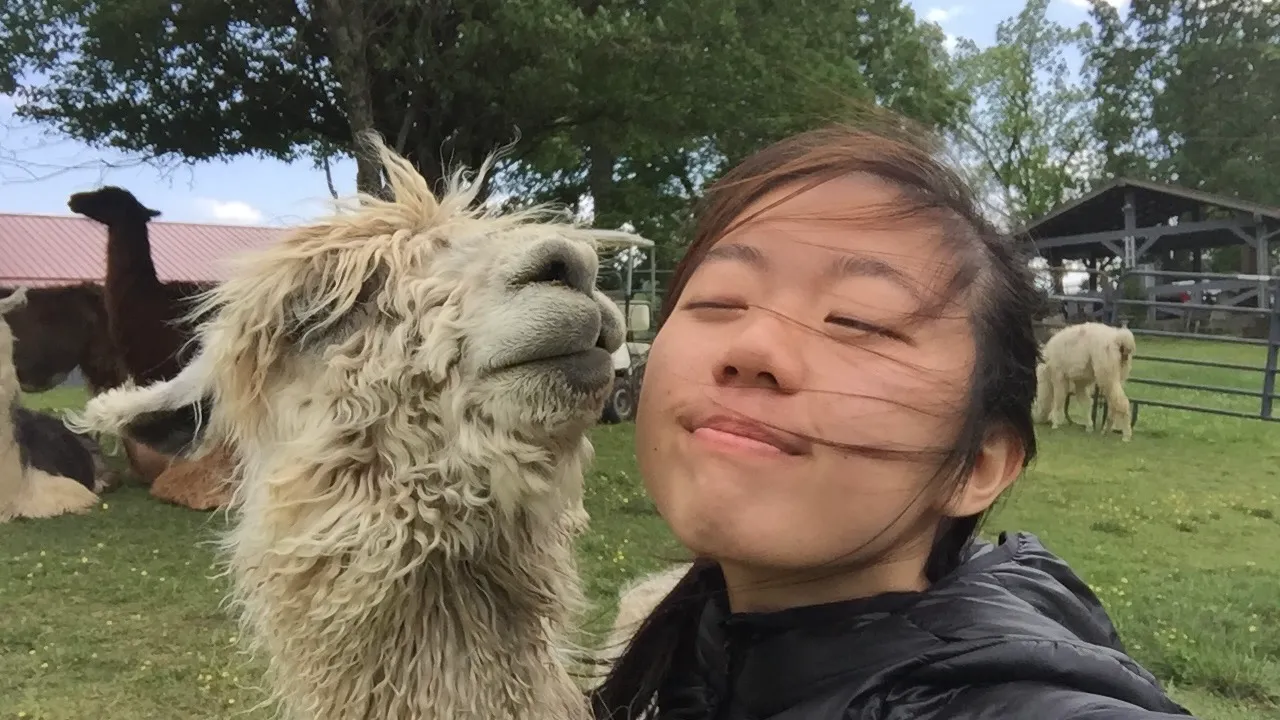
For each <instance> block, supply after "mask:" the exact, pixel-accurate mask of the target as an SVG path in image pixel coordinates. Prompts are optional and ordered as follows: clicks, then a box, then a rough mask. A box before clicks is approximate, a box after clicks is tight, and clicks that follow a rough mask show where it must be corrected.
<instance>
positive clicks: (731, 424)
mask: <svg viewBox="0 0 1280 720" xmlns="http://www.w3.org/2000/svg"><path fill="white" fill-rule="evenodd" d="M688 427H689V429H690V432H691V433H692V434H693V437H694V438H695V439H697V440H698V441H700V442H704V443H707V444H709V445H712V446H714V447H716V448H718V449H721V450H730V451H734V452H740V453H743V452H745V453H750V454H755V455H773V456H779V455H782V456H792V455H803V454H805V453H806V452H808V450H809V443H808V441H806V440H804V439H803V438H798V437H795V436H793V435H791V434H790V433H784V432H781V431H779V430H775V429H773V428H771V427H768V426H767V425H764V424H763V423H758V422H755V421H753V420H751V419H749V418H742V417H733V416H729V415H708V416H706V417H703V418H700V419H698V420H695V421H694V422H692V423H690V424H689V426H688Z"/></svg>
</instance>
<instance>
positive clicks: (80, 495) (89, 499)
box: [0, 288, 98, 523]
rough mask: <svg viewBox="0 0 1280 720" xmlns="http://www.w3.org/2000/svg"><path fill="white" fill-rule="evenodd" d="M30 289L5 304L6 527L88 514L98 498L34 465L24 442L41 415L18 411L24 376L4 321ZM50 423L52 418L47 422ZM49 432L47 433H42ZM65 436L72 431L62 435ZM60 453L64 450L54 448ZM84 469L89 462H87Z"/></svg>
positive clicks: (0, 379)
mask: <svg viewBox="0 0 1280 720" xmlns="http://www.w3.org/2000/svg"><path fill="white" fill-rule="evenodd" d="M26 296H27V291H26V288H19V289H18V290H17V291H16V292H14V293H12V294H11V295H9V296H8V297H6V298H4V299H3V300H0V523H3V522H9V521H10V520H13V519H15V518H49V517H55V516H58V515H63V514H66V513H83V512H86V511H87V510H88V509H89V508H91V507H93V506H94V504H95V503H97V501H98V496H97V495H96V494H95V493H94V492H93V490H90V489H89V488H88V487H85V485H83V484H81V482H79V481H77V480H74V479H72V478H69V477H64V476H62V475H55V474H52V473H49V472H46V471H45V469H41V468H38V467H35V466H33V458H32V457H31V453H32V450H33V448H29V447H23V446H22V444H21V443H20V442H19V438H20V433H19V427H18V424H19V423H21V422H28V418H30V417H31V416H33V415H34V414H35V413H32V412H31V411H24V410H23V409H22V408H20V407H19V406H18V403H19V402H20V398H19V389H20V388H19V383H18V372H17V370H15V369H14V366H13V332H12V330H11V329H10V328H9V323H7V322H5V319H4V316H5V315H6V314H8V313H9V312H10V311H12V310H15V309H17V308H19V307H22V305H23V304H25V303H26V301H27V297H26ZM46 420H48V418H46ZM40 429H43V428H40ZM62 432H63V433H64V434H65V433H66V430H63V431H62ZM35 439H36V440H37V441H39V442H49V441H52V442H58V441H59V440H65V438H58V437H54V438H49V437H48V436H47V435H43V434H40V435H36V438H35ZM71 445H72V447H71V450H72V452H76V451H78V452H77V455H82V457H74V458H69V460H70V461H72V462H74V461H76V460H83V461H87V463H88V464H87V468H86V469H87V470H88V481H89V482H90V483H92V482H93V474H94V467H93V460H92V458H91V457H90V454H89V451H88V450H87V449H85V448H84V447H83V446H81V445H79V444H78V443H72V444H71ZM52 449H53V451H54V452H55V453H56V452H57V451H58V450H59V449H61V448H57V447H55V448H52ZM81 464H82V465H83V464H84V463H81Z"/></svg>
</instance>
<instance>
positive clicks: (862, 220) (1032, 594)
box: [594, 123, 1187, 720]
mask: <svg viewBox="0 0 1280 720" xmlns="http://www.w3.org/2000/svg"><path fill="white" fill-rule="evenodd" d="M896 127H899V128H901V127H902V125H901V124H900V123H898V124H897V125H896ZM910 132H911V131H910V130H909V129H908V130H906V131H901V130H899V131H894V132H888V131H883V132H871V131H868V130H858V129H851V128H845V127H832V128H827V129H823V130H819V131H815V132H810V133H806V134H803V135H800V136H797V137H793V138H790V139H788V140H784V141H782V142H780V143H778V144H776V145H774V146H772V147H770V148H768V149H765V150H763V151H762V152H760V153H758V154H756V155H755V156H753V157H751V158H749V159H748V160H746V161H745V162H744V163H743V164H742V165H740V166H738V167H737V168H736V169H734V170H733V171H731V172H730V173H728V174H727V175H726V176H725V177H724V178H723V179H722V180H721V181H720V182H719V183H717V184H716V186H715V187H714V188H712V189H711V190H710V191H709V193H708V196H707V198H706V199H705V204H704V205H703V207H702V208H701V210H700V213H699V216H700V220H699V224H698V226H697V230H696V234H695V237H694V240H693V242H692V244H691V245H690V247H689V249H688V252H687V254H686V255H685V257H684V259H683V260H682V262H681V263H680V265H679V266H678V267H677V268H676V272H675V278H674V279H673V281H672V284H671V290H670V292H669V295H668V297H667V303H666V308H665V309H664V313H663V316H664V317H665V318H666V319H665V322H664V324H663V326H662V329H661V331H660V332H659V333H658V336H657V338H656V339H655V341H654V343H653V347H652V350H651V352H650V355H649V360H648V366H647V369H646V373H645V384H644V390H643V393H642V395H641V399H640V407H639V413H638V417H637V420H636V452H637V454H638V457H639V463H640V469H641V473H642V475H643V476H644V479H645V484H646V486H647V488H648V491H649V493H650V494H651V495H652V497H653V499H654V502H655V503H656V505H657V508H658V510H659V512H660V513H661V515H662V517H663V518H664V519H665V520H666V521H667V523H668V524H669V525H670V526H671V529H672V531H673V532H674V533H675V535H676V537H677V538H678V539H679V540H680V541H681V542H682V543H683V544H684V545H685V546H686V547H688V548H689V550H690V551H692V552H693V553H694V554H695V556H696V557H697V558H698V560H697V561H696V562H695V563H694V565H693V567H692V569H691V570H690V571H689V573H688V574H687V575H685V576H684V578H683V579H682V580H681V581H680V582H679V583H678V584H677V585H676V586H675V588H674V589H673V590H672V591H671V593H670V594H669V595H668V596H667V597H666V598H665V599H664V600H663V601H662V602H661V603H659V605H658V606H657V608H656V609H655V610H654V612H653V613H652V614H651V615H650V616H649V618H648V619H647V620H646V621H645V622H644V623H643V624H642V625H641V627H640V628H639V629H638V630H637V632H636V635H635V637H634V638H633V640H632V642H631V644H630V646H629V647H628V648H627V651H626V652H625V653H624V654H623V656H622V657H621V658H620V659H619V661H618V662H617V663H616V664H615V665H614V667H613V670H612V672H611V674H610V675H609V677H608V678H607V679H606V680H605V682H604V683H603V684H602V685H601V687H600V688H599V689H598V690H597V691H596V692H595V697H594V700H595V705H596V715H597V717H598V718H618V719H619V720H622V719H625V718H638V717H641V715H642V711H645V710H646V709H650V710H652V714H650V715H648V717H656V718H659V719H661V720H674V719H677V718H678V719H680V720H721V719H723V720H731V719H732V720H737V719H741V718H752V719H755V720H764V719H766V718H772V719H776V720H801V719H803V720H825V719H828V718H830V719H832V720H837V719H843V718H883V719H886V720H905V719H907V718H912V719H915V720H927V719H935V720H940V719H943V718H1032V719H1034V720H1054V719H1057V718H1062V719H1065V718H1073V719H1077V720H1079V719H1083V718H1090V719H1091V720H1102V719H1104V718H1106V719H1119V718H1134V719H1137V718H1162V717H1174V716H1186V714H1187V713H1186V711H1185V710H1184V709H1183V708H1181V707H1180V706H1179V705H1177V704H1176V703H1174V702H1173V701H1172V700H1170V699H1169V698H1168V697H1166V696H1165V695H1164V694H1163V693H1162V692H1161V690H1160V688H1159V686H1158V685H1157V683H1156V681H1155V680H1154V678H1152V676H1151V675H1150V674H1149V673H1147V672H1146V671H1145V670H1143V669H1142V668H1141V667H1139V666H1138V665H1137V664H1136V663H1135V662H1134V661H1133V660H1132V659H1130V658H1129V657H1128V656H1126V655H1125V653H1124V650H1123V649H1122V647H1121V644H1120V641H1119V638H1118V637H1117V635H1116V632H1115V630H1114V628H1113V627H1112V624H1111V622H1110V620H1109V619H1108V618H1107V616H1106V613H1105V612H1104V610H1103V608H1102V606H1101V605H1100V603H1099V602H1098V600H1097V598H1096V597H1095V596H1094V595H1093V594H1092V593H1091V592H1090V591H1089V589H1088V587H1087V586H1086V585H1085V584H1084V583H1083V582H1082V581H1080V580H1079V579H1078V578H1077V577H1076V576H1075V575H1074V574H1072V572H1071V570H1070V569H1068V568H1067V567H1066V565H1065V564H1064V563H1063V562H1062V561H1061V560H1059V559H1058V558H1056V557H1055V556H1054V555H1052V554H1050V553H1049V552H1048V551H1047V550H1045V549H1044V547H1042V546H1041V545H1040V544H1039V542H1038V541H1037V540H1036V539H1035V538H1034V537H1033V536H1030V535H1025V534H1023V535H1015V536H1003V537H1002V538H1001V540H1000V543H999V544H998V545H995V546H992V545H990V544H987V543H980V542H978V541H976V540H975V534H976V531H977V529H978V526H979V522H980V520H981V519H982V517H983V515H984V514H985V513H986V512H987V510H988V509H989V508H990V507H991V506H992V504H993V503H995V501H996V500H997V498H999V497H1000V495H1001V494H1002V493H1003V492H1004V491H1005V490H1006V489H1008V487H1009V486H1010V485H1011V484H1012V483H1013V481H1014V480H1015V479H1016V478H1017V477H1018V476H1019V475H1020V474H1021V472H1022V470H1023V468H1024V467H1025V466H1026V465H1027V463H1028V462H1029V461H1030V460H1031V459H1032V458H1033V457H1034V455H1035V449H1036V442H1035V434H1034V431H1033V429H1032V422H1031V414H1030V409H1031V403H1032V399H1033V395H1034V392H1035V366H1036V359H1037V354H1038V352H1037V346H1036V341H1035V337H1034V334H1033V331H1032V314H1033V312H1034V310H1035V308H1036V307H1037V306H1038V303H1039V299H1038V295H1037V292H1036V290H1035V288H1034V286H1033V284H1032V280H1031V277H1030V273H1029V271H1028V269H1027V265H1026V259H1025V258H1024V257H1020V256H1019V254H1018V253H1017V252H1015V249H1014V247H1013V245H1012V243H1011V241H1009V240H1008V239H1007V238H1004V237H1001V236H1000V235H999V234H998V233H997V232H996V230H995V229H994V228H993V227H992V226H991V225H990V224H988V223H987V222H986V221H985V220H983V218H982V216H981V215H980V214H979V212H978V210H977V208H976V203H975V201H974V198H973V197H972V195H971V193H970V191H969V190H968V189H967V188H966V187H965V185H964V183H963V182H962V181H961V180H960V179H959V178H958V177H957V176H956V175H954V174H953V173H951V172H950V171H948V170H947V169H945V168H944V167H943V166H942V165H940V164H939V163H938V162H937V161H936V160H935V159H934V158H933V156H932V154H931V151H930V149H929V148H927V147H924V146H923V145H922V144H920V143H917V142H914V141H913V140H911V139H910V136H909V133H910Z"/></svg>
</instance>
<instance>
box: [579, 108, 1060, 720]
mask: <svg viewBox="0 0 1280 720" xmlns="http://www.w3.org/2000/svg"><path fill="white" fill-rule="evenodd" d="M868 116H869V120H870V121H869V122H859V123H858V124H857V125H856V126H855V125H845V124H837V125H830V126H827V127H824V128H821V129H817V130H812V131H809V132H805V133H802V134H799V135H795V136H792V137H789V138H786V139H784V140H782V141H780V142H777V143H775V144H773V145H771V146H769V147H767V148H765V149H763V150H760V151H759V152H757V153H755V154H754V155H752V156H751V157H748V158H747V159H746V160H744V161H743V162H742V163H741V164H739V165H738V166H736V167H735V168H733V169H732V170H730V171H729V172H728V173H726V174H725V175H724V176H723V177H722V178H721V179H720V180H719V181H718V182H716V183H715V184H714V185H713V186H712V187H711V188H710V189H709V190H708V191H707V193H706V194H705V196H704V197H703V199H702V201H701V203H700V205H699V207H698V208H697V211H696V216H697V224H696V227H695V231H694V235H693V239H692V242H691V243H690V245H689V247H688V250H687V251H686V253H685V255H684V257H683V258H682V259H681V261H680V263H679V264H678V265H677V266H676V269H675V274H674V276H673V278H672V281H671V285H670V288H669V290H668V292H667V295H666V299H665V302H664V304H663V309H662V317H663V318H666V317H668V316H670V314H671V312H672V310H673V309H674V308H675V307H676V304H677V303H678V301H679V298H680V295H681V292H682V291H683V290H684V287H685V284H686V283H687V282H688V281H689V277H690V276H691V275H692V274H693V272H694V270H695V269H696V268H697V267H698V265H699V264H700V263H701V262H702V259H703V258H704V257H705V256H706V254H707V252H708V251H709V250H710V249H711V247H712V246H713V245H714V244H715V243H716V241H718V240H719V239H720V238H722V237H724V236H725V235H727V234H728V233H729V232H731V231H732V230H733V229H734V228H736V227H737V226H739V225H741V224H743V223H745V222H748V221H750V220H751V219H752V218H753V217H754V216H755V215H758V214H759V213H760V212H763V211H764V210H767V209H768V208H764V209H762V210H759V211H756V212H753V213H752V214H751V215H750V216H748V214H747V211H748V209H749V208H751V207H752V206H753V205H755V204H756V203H757V202H758V201H760V200H761V199H762V198H763V197H765V196H766V195H769V194H771V193H774V192H776V191H779V190H780V189H784V188H788V189H792V192H791V193H789V194H788V197H790V196H793V195H795V194H799V193H801V192H804V191H806V190H808V189H811V188H813V187H815V186H817V185H821V184H822V183H825V182H828V181H831V180H835V179H837V178H841V177H847V176H850V175H855V174H862V175H869V176H873V177H876V178H879V179H881V180H883V181H886V182H888V183H890V184H892V185H893V186H895V187H896V188H897V189H898V190H899V191H900V193H901V199H900V202H896V203H895V204H894V206H893V207H891V208H890V207H886V208H877V209H876V211H875V215H876V217H875V218H871V219H879V220H886V221H888V222H890V223H894V222H907V221H911V220H915V219H922V220H924V221H926V222H929V223H930V224H932V225H933V226H936V227H937V228H939V229H940V230H941V233H942V237H943V239H944V241H945V242H946V243H947V244H948V245H949V246H950V248H951V249H952V250H953V252H954V254H955V256H956V259H957V262H956V263H955V265H954V267H955V272H954V276H953V277H952V278H951V282H950V283H949V284H948V286H947V288H946V290H945V292H944V293H943V294H944V295H945V296H946V297H944V298H942V300H943V304H945V302H947V301H949V300H953V299H957V298H959V299H963V300H964V301H965V302H966V303H967V307H968V310H969V313H968V315H969V317H970V322H971V325H972V332H973V337H974V342H975V347H976V351H977V352H976V362H975V364H974V369H973V377H972V383H971V390H970V396H969V397H970V401H969V403H968V407H967V408H966V410H965V412H964V414H963V421H962V422H961V426H960V431H959V433H958V435H957V437H956V438H955V441H954V443H953V445H952V447H950V448H948V449H947V451H946V453H945V454H946V457H945V458H944V459H943V461H942V463H941V469H940V471H939V477H944V478H948V479H949V480H950V481H951V482H953V483H955V484H956V485H958V484H960V483H963V482H964V479H965V478H967V477H968V476H969V474H970V473H971V471H972V469H973V466H974V463H975V462H976V460H977V457H978V454H979V452H980V450H981V448H982V445H983V443H984V441H985V440H986V438H987V435H988V433H990V432H991V431H993V430H999V431H1003V432H1006V433H1009V434H1010V435H1011V436H1012V437H1013V438H1015V439H1016V440H1017V441H1019V442H1020V443H1021V445H1022V448H1023V450H1024V453H1025V456H1024V466H1025V464H1026V463H1029V462H1030V461H1031V460H1032V459H1033V458H1034V457H1035V453H1036V439H1035V431H1034V427H1033V425H1032V420H1031V404H1032V401H1033V400H1034V397H1035V386H1036V382H1035V368H1036V363H1037V361H1038V359H1039V349H1038V345H1037V343H1036V338H1035V333H1034V330H1033V316H1034V314H1035V313H1036V310H1037V308H1038V306H1039V297H1038V295H1037V291H1036V288H1035V285H1034V282H1033V279H1032V274H1031V270H1030V268H1029V266H1028V260H1029V256H1027V255H1025V254H1023V253H1022V252H1019V251H1018V249H1017V248H1016V246H1015V244H1014V242H1013V240H1012V239H1011V238H1010V237H1008V236H1005V235H1003V234H1002V233H1000V232H999V231H998V230H997V229H996V228H995V227H994V226H993V225H992V224H991V223H990V222H989V221H988V220H987V219H985V218H984V217H983V215H982V213H981V210H980V209H979V204H978V202H977V199H976V197H975V196H974V194H973V191H972V190H971V189H970V187H969V186H968V184H967V183H966V182H965V181H964V180H963V179H962V178H961V177H960V176H959V175H958V174H957V173H956V172H954V171H953V170H951V169H950V168H948V166H947V165H946V164H945V163H944V162H942V161H940V160H939V159H938V158H937V149H936V146H935V145H934V144H933V136H932V135H931V133H929V132H927V131H925V130H923V129H921V128H918V127H915V126H914V125H913V124H911V123H909V122H908V121H906V120H904V119H902V118H898V117H894V116H887V115H885V114H883V113H879V112H878V111H872V112H869V113H868ZM784 200H785V198H784ZM778 202H779V203H780V202H782V200H779V201H778ZM776 204H777V203H773V204H771V205H770V207H773V206H774V205H776ZM867 219H868V218H863V220H867ZM935 309H938V308H935ZM926 312H928V311H926ZM853 450H854V451H861V452H866V453H868V454H878V455H884V454H886V453H885V452H884V451H877V450H874V449H868V448H853ZM953 487H955V485H953ZM981 521H982V515H981V514H979V515H973V516H969V517H961V518H947V519H945V520H944V521H943V522H942V526H941V527H939V528H938V531H937V534H936V539H935V541H934V545H933V547H932V549H931V552H930V555H929V558H928V561H927V565H926V568H925V573H926V576H927V578H928V579H929V581H930V582H936V581H938V580H939V579H941V578H942V577H944V576H946V575H947V574H949V573H951V572H952V571H953V570H955V568H956V567H957V566H958V565H959V564H960V563H961V562H962V561H963V556H964V553H965V550H966V549H967V548H968V546H969V544H970V543H971V541H972V540H973V538H974V537H975V536H976V534H977V532H978V529H979V527H980V524H981ZM719 592H724V585H723V578H722V577H721V576H720V573H719V572H718V571H717V568H716V567H715V563H714V562H713V561H710V560H706V559H699V560H697V561H695V563H694V565H693V568H692V569H691V570H690V571H689V573H688V574H686V575H685V577H684V578H683V579H682V580H681V581H680V582H679V583H678V584H677V585H676V586H675V588H673V589H672V590H671V592H670V593H669V594H668V595H667V596H666V597H665V598H664V599H663V600H662V601H661V602H660V603H659V604H658V605H657V607H656V608H655V609H654V611H653V612H652V613H651V614H650V615H649V617H648V618H646V620H645V621H644V622H643V623H642V624H641V625H640V627H639V628H638V629H637V631H636V633H635V635H634V636H633V637H632V640H631V642H630V643H629V644H628V646H627V649H626V651H625V652H624V653H623V655H622V657H621V658H619V659H618V661H617V662H616V663H615V664H614V666H613V668H612V669H611V671H610V673H609V675H608V676H607V677H606V679H605V681H604V682H603V683H602V684H601V685H600V687H598V688H597V689H596V690H595V691H594V693H593V698H592V699H593V706H594V710H595V716H596V718H598V719H600V720H603V719H604V718H615V719H616V720H628V719H629V718H635V717H639V715H640V714H641V713H642V712H643V711H645V710H646V709H647V708H648V707H650V706H651V705H652V704H653V703H654V702H655V701H656V700H657V698H658V693H659V690H660V689H661V688H662V687H663V685H664V684H665V680H666V678H667V677H668V676H669V674H670V673H671V672H672V671H674V670H675V669H676V668H675V667H674V666H673V665H672V663H679V662H686V661H687V659H688V658H691V657H692V655H693V652H692V643H693V642H694V640H695V639H696V636H697V628H698V623H699V620H700V617H701V613H702V609H703V607H704V606H705V603H706V602H707V599H708V598H709V597H710V596H711V595H713V594H715V593H719Z"/></svg>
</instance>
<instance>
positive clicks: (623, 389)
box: [603, 377, 636, 424]
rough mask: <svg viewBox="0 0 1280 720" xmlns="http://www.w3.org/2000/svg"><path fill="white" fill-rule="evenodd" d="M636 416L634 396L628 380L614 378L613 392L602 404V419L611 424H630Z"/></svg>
mask: <svg viewBox="0 0 1280 720" xmlns="http://www.w3.org/2000/svg"><path fill="white" fill-rule="evenodd" d="M635 416H636V396H635V394H634V393H633V392H632V388H631V379H630V378H621V377H620V378H614V381H613V390H612V391H611V392H610V393H609V399H608V400H607V401H605V404H604V414H603V419H604V421H605V422H607V423H610V424H613V423H620V422H630V421H631V420H634V419H635Z"/></svg>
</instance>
